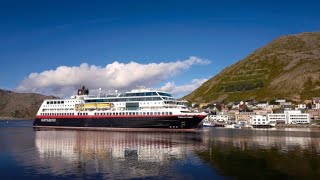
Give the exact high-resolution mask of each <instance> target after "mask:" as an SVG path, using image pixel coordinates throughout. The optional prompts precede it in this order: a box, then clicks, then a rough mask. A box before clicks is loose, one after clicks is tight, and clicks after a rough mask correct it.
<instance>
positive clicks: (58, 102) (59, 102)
mask: <svg viewBox="0 0 320 180" xmlns="http://www.w3.org/2000/svg"><path fill="white" fill-rule="evenodd" d="M47 104H64V101H47Z"/></svg>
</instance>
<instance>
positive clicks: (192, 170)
mask: <svg viewBox="0 0 320 180" xmlns="http://www.w3.org/2000/svg"><path fill="white" fill-rule="evenodd" d="M0 172H1V177H2V178H4V179H45V178H49V179H56V178H59V179H70V178H75V179H142V178H144V179H271V178H275V179H318V178H319V177H320V130H319V129H275V130H273V129H268V130H266V129H254V130H253V129H224V128H205V129H203V130H202V131H199V132H196V133H156V132H108V131H76V130H48V129H45V130H44V129H40V130H39V129H33V128H32V121H20V120H19V121H17V120H15V121H0Z"/></svg>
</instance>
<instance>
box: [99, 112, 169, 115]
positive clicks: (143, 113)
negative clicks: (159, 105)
mask: <svg viewBox="0 0 320 180" xmlns="http://www.w3.org/2000/svg"><path fill="white" fill-rule="evenodd" d="M94 115H172V112H106V113H94Z"/></svg>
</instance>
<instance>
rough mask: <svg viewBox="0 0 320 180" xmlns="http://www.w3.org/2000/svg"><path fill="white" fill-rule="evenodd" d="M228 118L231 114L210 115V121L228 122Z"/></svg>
mask: <svg viewBox="0 0 320 180" xmlns="http://www.w3.org/2000/svg"><path fill="white" fill-rule="evenodd" d="M228 119H229V116H228V115H225V114H217V115H210V116H209V120H210V121H218V122H222V121H224V122H227V121H228Z"/></svg>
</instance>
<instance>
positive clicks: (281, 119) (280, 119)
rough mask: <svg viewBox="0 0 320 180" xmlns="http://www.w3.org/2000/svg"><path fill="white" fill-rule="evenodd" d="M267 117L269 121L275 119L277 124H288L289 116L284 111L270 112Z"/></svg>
mask: <svg viewBox="0 0 320 180" xmlns="http://www.w3.org/2000/svg"><path fill="white" fill-rule="evenodd" d="M267 118H268V120H269V121H275V122H276V123H277V124H286V122H287V117H286V114H284V113H274V114H268V115H267Z"/></svg>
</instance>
